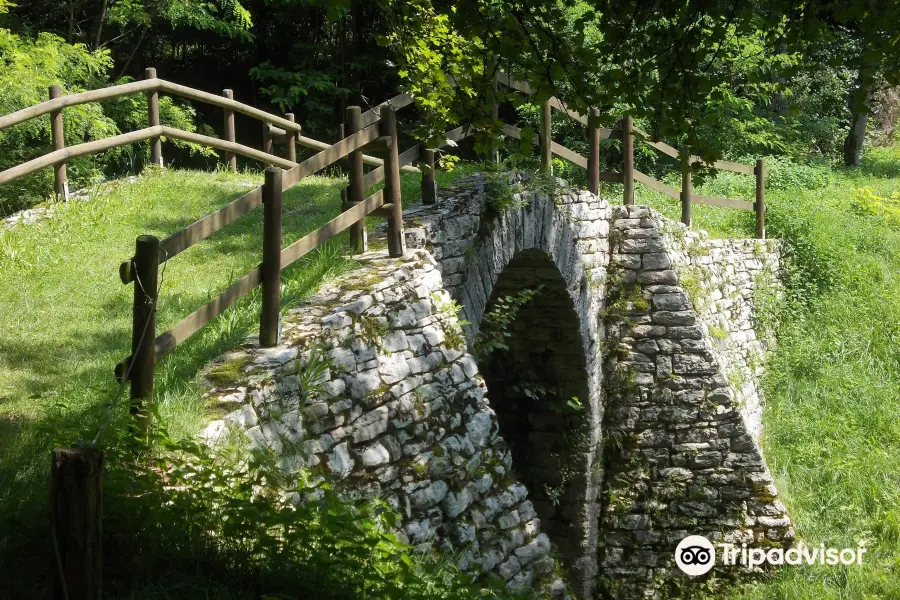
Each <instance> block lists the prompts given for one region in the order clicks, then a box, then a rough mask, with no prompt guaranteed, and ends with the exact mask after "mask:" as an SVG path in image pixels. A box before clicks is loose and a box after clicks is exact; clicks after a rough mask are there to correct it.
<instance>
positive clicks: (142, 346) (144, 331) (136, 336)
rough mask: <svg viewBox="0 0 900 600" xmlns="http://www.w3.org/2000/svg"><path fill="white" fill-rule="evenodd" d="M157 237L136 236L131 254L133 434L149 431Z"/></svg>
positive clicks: (155, 300)
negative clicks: (132, 296)
mask: <svg viewBox="0 0 900 600" xmlns="http://www.w3.org/2000/svg"><path fill="white" fill-rule="evenodd" d="M158 275H159V238H157V237H156V236H152V235H141V236H138V238H137V242H136V244H135V252H134V309H133V312H132V317H131V361H132V362H131V364H130V365H129V367H128V368H130V369H131V374H130V380H131V414H132V415H133V416H134V421H135V423H134V430H135V433H136V434H139V435H144V434H146V433H147V430H148V429H149V428H150V420H151V414H150V410H149V407H150V405H151V404H152V403H153V367H154V364H155V363H156V344H155V342H156V303H157V293H158V290H157V278H158Z"/></svg>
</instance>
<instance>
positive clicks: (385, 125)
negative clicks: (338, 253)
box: [378, 106, 406, 257]
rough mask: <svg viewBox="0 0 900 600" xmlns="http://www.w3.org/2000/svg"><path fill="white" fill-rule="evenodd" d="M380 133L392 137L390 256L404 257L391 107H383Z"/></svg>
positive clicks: (387, 169)
mask: <svg viewBox="0 0 900 600" xmlns="http://www.w3.org/2000/svg"><path fill="white" fill-rule="evenodd" d="M378 127H379V133H381V135H382V136H388V137H390V140H391V143H390V148H388V150H387V153H385V156H384V202H385V204H387V203H388V202H390V203H391V213H390V215H391V216H389V217H388V223H387V238H388V256H392V257H397V256H403V254H404V253H405V252H406V239H405V236H404V234H403V202H402V199H401V197H400V151H399V149H398V146H399V145H400V141H399V140H398V139H397V115H396V114H395V113H394V109H393V108H391V107H390V106H382V107H381V123H380V124H379V126H378Z"/></svg>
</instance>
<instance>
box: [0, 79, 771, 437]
mask: <svg viewBox="0 0 900 600" xmlns="http://www.w3.org/2000/svg"><path fill="white" fill-rule="evenodd" d="M497 84H502V85H506V86H507V87H509V88H511V89H514V90H516V91H519V92H522V93H525V94H529V95H532V94H533V93H534V90H532V89H531V88H530V86H528V85H527V84H525V83H522V82H518V81H516V80H515V79H513V78H512V77H510V76H509V75H507V74H505V73H502V72H501V73H499V75H498V77H497ZM160 92H163V93H168V94H173V95H178V96H181V97H184V98H188V99H191V100H195V101H200V102H207V103H210V104H213V105H215V106H219V107H221V108H223V109H224V112H225V128H224V131H225V139H224V140H220V139H218V138H213V137H210V136H205V135H201V134H198V133H192V132H188V131H183V130H180V129H176V128H173V127H169V126H166V125H162V124H160V122H159V101H158V94H159V93H160ZM136 93H142V94H146V95H147V97H148V127H146V128H144V129H141V130H138V131H132V132H129V133H123V134H120V135H116V136H113V137H110V138H106V139H102V140H96V141H92V142H87V143H84V144H78V145H75V146H71V147H68V148H67V147H65V144H64V138H63V123H62V111H63V110H64V109H65V108H66V107H70V106H75V105H78V104H84V103H87V102H98V101H103V100H110V99H114V98H119V97H122V96H125V95H128V94H136ZM412 102H413V98H412V97H411V96H409V95H408V94H399V95H397V96H395V97H394V98H392V99H390V100H388V101H387V102H384V103H382V104H380V105H378V106H376V107H374V108H372V109H370V110H368V111H366V112H362V110H361V109H360V108H359V107H357V106H351V107H349V108H348V109H347V111H346V114H345V119H344V123H343V124H342V126H341V136H340V137H341V138H342V139H341V140H340V141H338V142H336V143H334V144H327V143H324V142H320V141H318V140H314V139H311V138H308V137H304V136H302V135H301V126H300V124H298V123H296V122H295V120H294V116H293V115H292V114H290V113H288V114H287V115H285V116H284V117H279V116H277V115H273V114H271V113H268V112H265V111H262V110H259V109H257V108H255V107H252V106H249V105H247V104H243V103H241V102H237V101H235V100H234V98H233V94H232V92H231V90H225V91H224V92H223V95H222V96H217V95H214V94H210V93H208V92H203V91H200V90H195V89H193V88H189V87H186V86H182V85H178V84H175V83H171V82H168V81H165V80H162V79H158V78H157V77H156V71H155V70H154V69H147V71H146V78H145V79H144V80H143V81H138V82H134V83H128V84H124V85H118V86H113V87H110V88H105V89H101V90H92V91H87V92H80V93H76V94H70V95H66V96H62V95H60V93H59V88H58V87H56V86H54V87H53V88H51V89H50V99H49V100H47V101H46V102H42V103H40V104H38V105H35V106H32V107H29V108H25V109H22V110H19V111H17V112H15V113H12V114H9V115H6V116H0V130H3V129H6V128H8V127H12V126H14V125H16V124H19V123H22V122H24V121H27V120H29V119H34V118H37V117H41V116H43V115H47V114H49V115H50V116H51V125H52V127H51V134H52V147H53V150H52V151H51V152H49V153H47V154H45V155H43V156H40V157H37V158H35V159H32V160H30V161H28V162H25V163H23V164H20V165H16V166H14V167H11V168H9V169H7V170H5V171H2V172H0V184H2V183H6V182H8V181H12V180H14V179H17V178H19V177H23V176H25V175H27V174H29V173H33V172H35V171H37V170H38V169H42V168H46V167H49V166H54V167H55V168H56V170H55V189H56V191H57V194H59V195H60V196H62V197H65V195H66V193H67V182H66V170H65V164H66V161H67V160H69V159H71V158H73V157H77V156H83V155H86V154H90V153H94V152H101V151H104V150H108V149H110V148H115V147H119V146H123V145H126V144H131V143H135V142H138V141H144V140H150V141H151V160H152V162H153V163H154V164H159V165H161V164H162V160H163V159H162V149H161V144H160V140H161V138H162V137H167V138H172V139H178V140H184V141H187V142H193V143H197V144H202V145H205V146H208V147H211V148H215V149H217V150H220V151H222V152H224V153H225V156H224V158H225V162H226V164H227V165H228V166H229V168H231V169H232V170H234V169H236V156H237V155H241V156H245V157H248V158H251V159H254V160H258V161H261V162H263V163H266V164H268V165H269V167H268V168H267V169H266V173H265V182H264V183H263V185H261V186H259V187H256V188H255V189H253V190H250V191H249V192H247V193H245V194H244V195H243V196H241V197H240V198H238V199H236V200H234V201H233V202H231V203H229V204H228V205H226V206H224V207H222V208H220V209H219V210H217V211H215V212H213V213H212V214H209V215H206V216H204V217H203V218H201V219H199V220H197V221H196V222H194V223H192V224H191V225H189V226H187V227H185V228H184V229H182V230H180V231H178V232H175V233H173V234H172V235H170V236H168V237H167V238H165V239H163V240H160V239H158V238H156V237H154V236H151V235H142V236H139V237H138V238H137V241H136V244H135V254H134V256H133V257H132V258H130V259H129V260H127V261H125V262H123V263H122V264H121V265H120V267H119V276H120V278H121V280H122V282H123V283H125V284H128V283H134V311H133V320H132V344H131V355H130V356H129V357H127V358H126V359H124V360H123V361H121V362H120V363H119V364H118V365H117V366H116V377H117V378H118V379H119V381H120V382H122V383H123V384H124V383H125V382H129V383H130V391H131V399H132V412H133V413H134V414H135V416H136V417H137V422H138V423H139V424H140V426H141V428H146V427H147V425H148V424H149V411H148V410H147V406H146V405H147V403H148V402H149V401H150V399H151V398H152V393H153V374H154V368H155V364H156V363H157V362H158V361H159V360H161V359H163V358H164V357H165V356H166V355H168V354H169V353H171V352H172V350H174V349H175V348H176V347H177V346H178V345H179V344H181V343H183V342H184V341H185V340H187V339H188V338H190V337H191V336H192V335H193V334H194V333H196V332H197V331H199V330H200V329H201V328H202V327H204V326H205V325H206V324H207V323H209V322H210V321H212V320H213V319H215V318H216V317H218V316H219V315H221V314H222V313H223V312H224V311H225V310H226V309H228V308H229V307H231V306H233V305H234V304H235V303H236V302H237V301H238V300H240V299H241V298H243V297H245V296H246V295H247V294H249V293H250V292H251V291H253V290H254V289H255V288H256V287H257V286H261V287H262V310H261V313H260V330H259V331H260V333H259V340H260V345H262V346H264V347H270V346H274V345H276V344H277V343H278V341H279V338H280V321H279V313H280V282H281V271H282V270H283V269H284V268H286V267H287V266H289V265H291V264H293V263H294V262H296V261H297V260H299V259H300V258H302V257H303V256H305V255H306V254H308V253H309V252H311V251H312V250H314V249H316V248H318V247H319V246H321V245H322V244H324V243H325V242H326V241H328V240H329V239H331V238H332V237H334V236H335V235H337V234H339V233H341V232H343V231H344V230H348V229H349V230H350V241H351V245H352V247H353V249H354V251H356V252H362V251H365V250H366V236H365V219H366V217H367V216H368V215H376V216H384V217H387V221H388V227H387V235H388V253H389V254H390V256H401V255H402V254H403V253H404V237H403V215H402V204H401V197H400V172H401V171H403V170H406V171H415V172H420V171H421V174H422V177H421V186H422V200H423V202H424V203H425V204H433V203H434V202H436V186H435V179H434V170H435V160H434V159H435V150H438V149H440V147H443V146H446V145H448V144H449V143H451V142H457V141H460V140H462V139H464V138H466V137H468V136H470V135H472V134H473V133H474V129H473V128H472V127H471V126H468V125H463V126H460V127H457V128H455V129H453V130H451V131H448V132H446V133H445V135H444V140H445V141H444V143H443V144H442V145H441V146H440V147H439V148H426V147H425V146H424V145H423V144H414V145H413V146H412V147H411V148H408V149H407V150H405V151H403V152H400V151H399V143H398V140H399V138H398V133H397V123H396V115H395V111H396V110H399V109H401V108H403V107H405V106H408V105H410V104H412ZM490 109H491V112H492V114H493V115H494V116H496V115H497V114H498V108H497V106H496V103H495V105H494V106H492V107H490ZM553 110H557V111H561V112H563V113H565V114H566V115H568V116H569V117H570V118H573V119H575V120H577V121H578V122H580V123H582V124H584V125H585V126H586V127H587V134H588V140H589V144H588V146H589V155H588V156H587V157H584V156H581V155H580V154H578V153H577V152H575V151H573V150H570V149H569V148H566V147H564V146H562V145H560V144H558V143H556V142H554V141H553V139H552V135H551V119H552V111H553ZM235 113H240V114H243V115H246V116H249V117H252V118H255V119H258V120H260V121H262V123H263V136H262V137H263V140H262V141H263V144H262V145H263V149H262V150H258V149H255V148H251V147H249V146H246V145H243V144H239V143H237V142H236V141H235V136H234V116H235ZM599 117H600V115H599V112H598V111H597V110H592V111H591V114H590V115H589V116H587V117H586V116H584V115H581V114H579V113H577V112H575V111H572V110H570V109H569V108H568V107H567V106H566V105H565V103H564V102H562V101H561V100H559V99H557V98H550V99H549V100H547V101H545V102H544V103H543V104H542V106H541V121H540V132H539V135H538V136H537V139H535V140H534V143H535V144H536V145H537V146H539V148H540V158H541V170H542V171H543V172H545V173H550V172H551V161H552V156H554V155H556V156H559V157H561V158H563V159H565V160H568V161H570V162H572V163H573V164H576V165H578V166H580V167H582V168H584V169H587V171H588V181H589V188H590V190H591V191H592V192H594V193H597V192H598V191H599V184H600V182H601V181H605V182H612V183H621V184H623V187H624V192H623V193H624V198H623V201H624V203H625V204H633V203H634V182H638V183H641V184H643V185H646V186H648V187H650V188H652V189H654V190H657V191H659V192H662V193H663V194H666V195H667V196H669V197H671V198H675V199H680V200H681V203H682V220H683V221H684V222H685V223H686V224H688V225H689V224H690V207H691V204H692V203H693V202H696V203H701V204H709V205H713V206H725V207H729V208H738V209H752V210H755V212H756V217H757V221H756V223H757V225H756V230H757V236H758V237H763V236H764V215H765V203H764V198H763V191H762V190H763V177H764V166H763V163H762V161H761V160H760V161H758V162H757V164H756V166H755V167H752V166H749V165H743V164H738V163H732V162H727V161H718V162H716V163H715V164H714V165H713V166H714V167H716V168H718V169H725V170H730V171H735V172H738V173H746V174H755V175H756V202H755V203H749V202H744V201H741V200H733V199H729V198H712V197H707V196H693V195H692V191H691V164H692V163H695V162H697V161H699V160H700V159H699V157H696V156H689V155H688V154H687V153H685V152H679V151H678V150H677V149H676V148H673V147H672V146H669V145H667V144H664V143H662V142H653V141H650V140H649V139H648V138H649V136H648V135H647V134H646V133H645V132H643V131H641V130H640V129H638V128H636V127H634V125H633V123H632V121H631V117H628V116H626V117H625V118H623V119H622V120H621V121H620V122H619V126H618V127H616V128H604V127H600V125H599ZM503 134H504V135H506V136H509V137H513V138H517V139H521V137H522V130H521V129H520V128H518V127H516V126H515V125H511V124H504V125H503ZM635 134H636V135H635ZM635 137H637V138H638V139H639V140H640V141H642V142H644V143H646V144H648V145H650V146H651V147H653V148H655V149H656V150H658V151H660V152H662V153H664V154H666V155H668V156H671V157H673V158H678V159H679V160H680V164H681V171H682V187H681V190H680V191H679V190H676V189H674V188H672V187H670V186H668V185H666V184H664V183H662V182H660V181H658V180H656V179H654V178H652V177H650V176H649V175H646V174H644V173H642V172H640V171H637V170H636V169H635V168H634V139H635ZM601 139H617V140H621V141H622V149H623V152H622V155H623V160H622V172H621V173H616V172H603V171H601V170H600V164H601V161H600V140H601ZM275 141H282V142H285V143H286V144H287V156H286V157H281V156H277V155H276V154H275V152H274V142H275ZM296 145H301V146H304V147H306V148H312V149H315V150H318V152H317V153H316V154H314V155H313V156H311V157H309V158H307V159H306V160H304V161H302V162H299V163H298V162H297V159H296V148H295V146H296ZM492 154H494V152H492ZM373 155H377V156H373ZM344 159H346V163H347V164H346V167H347V172H348V179H349V186H348V187H347V188H346V190H345V191H344V192H343V193H342V198H343V200H344V201H343V203H342V212H341V214H339V215H338V216H337V217H335V218H334V219H332V220H331V221H329V222H328V223H326V224H325V225H323V226H322V227H320V228H318V229H316V230H315V231H313V232H311V233H309V234H307V235H305V236H304V237H302V238H300V239H299V240H297V241H295V242H294V243H292V244H291V245H289V246H287V247H285V248H282V236H281V217H282V208H281V201H282V194H283V192H284V191H285V190H287V189H288V188H290V187H292V186H293V185H295V184H297V183H298V182H300V181H301V180H303V179H304V178H306V177H309V176H310V175H313V174H315V173H318V172H320V171H322V170H323V169H325V168H327V167H329V166H331V165H333V164H335V163H336V162H338V161H341V160H344ZM412 163H418V165H419V168H415V167H412ZM364 165H370V166H372V167H374V168H372V169H371V170H370V171H369V172H365V171H364ZM381 181H384V182H385V185H384V189H382V190H379V191H377V192H375V193H374V194H372V195H370V196H368V197H365V190H366V189H368V188H371V187H372V186H374V185H376V184H377V183H379V182H381ZM260 205H262V207H263V241H262V262H261V263H260V264H259V265H257V266H256V267H254V268H253V269H251V270H250V271H249V272H247V273H246V274H245V275H244V276H243V277H241V278H239V279H238V280H237V281H235V282H233V283H232V284H231V285H230V286H229V287H228V288H227V289H226V290H225V291H223V292H222V293H221V294H219V295H218V296H217V297H216V298H213V299H212V300H211V301H210V302H208V303H207V304H205V305H204V306H202V307H200V308H198V309H196V310H195V311H193V312H192V313H191V314H189V315H188V316H186V317H185V318H184V319H182V320H181V321H180V322H179V323H177V324H176V325H175V326H174V327H172V328H171V329H169V330H168V331H166V332H163V333H161V334H157V332H156V312H157V304H158V302H159V300H160V299H159V298H158V297H157V293H158V290H157V284H158V274H159V267H160V265H161V264H163V263H165V262H167V261H169V260H171V259H173V258H174V257H175V256H177V255H178V254H179V253H180V252H182V251H183V250H185V249H187V248H189V247H191V246H192V245H194V244H197V243H198V242H200V241H202V240H204V239H206V238H208V237H209V236H211V235H212V234H214V233H215V232H217V231H219V230H221V229H222V228H224V227H226V226H228V225H229V224H231V223H233V222H234V221H236V220H237V219H239V218H241V217H242V216H244V215H246V214H247V213H249V212H250V211H252V210H254V209H256V208H258V207H259V206H260Z"/></svg>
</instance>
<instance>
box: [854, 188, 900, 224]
mask: <svg viewBox="0 0 900 600" xmlns="http://www.w3.org/2000/svg"><path fill="white" fill-rule="evenodd" d="M852 203H853V208H854V209H855V210H856V212H857V213H859V214H861V215H869V216H875V217H880V218H881V219H883V220H884V222H885V223H887V224H888V225H891V226H893V227H900V192H894V193H892V194H891V195H890V196H879V195H878V194H877V193H876V192H875V188H873V187H870V186H866V187H862V188H859V189H857V190H854V192H853V199H852Z"/></svg>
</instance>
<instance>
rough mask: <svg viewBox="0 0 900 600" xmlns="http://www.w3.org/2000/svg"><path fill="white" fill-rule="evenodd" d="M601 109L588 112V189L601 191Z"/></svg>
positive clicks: (596, 192) (595, 191) (597, 192)
mask: <svg viewBox="0 0 900 600" xmlns="http://www.w3.org/2000/svg"><path fill="white" fill-rule="evenodd" d="M599 120H600V109H598V108H592V109H591V111H590V113H589V114H588V146H589V148H588V189H589V190H590V191H591V193H592V194H599V193H600V122H599Z"/></svg>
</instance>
